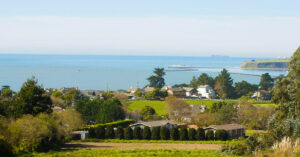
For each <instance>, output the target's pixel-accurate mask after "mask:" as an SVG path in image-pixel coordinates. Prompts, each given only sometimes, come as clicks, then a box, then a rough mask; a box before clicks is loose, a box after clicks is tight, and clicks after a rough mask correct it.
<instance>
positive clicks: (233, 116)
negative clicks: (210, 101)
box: [217, 103, 238, 124]
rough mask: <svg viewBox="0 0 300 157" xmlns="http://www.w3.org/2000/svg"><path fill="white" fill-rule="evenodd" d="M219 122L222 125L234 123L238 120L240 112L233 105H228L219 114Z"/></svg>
mask: <svg viewBox="0 0 300 157" xmlns="http://www.w3.org/2000/svg"><path fill="white" fill-rule="evenodd" d="M217 116H218V118H219V121H220V122H222V123H225V124H226V123H227V124H228V123H232V122H235V121H236V120H237V117H238V111H237V108H236V107H235V106H234V105H233V104H232V103H227V104H226V105H224V106H222V108H221V109H220V110H219V111H218V112H217Z"/></svg>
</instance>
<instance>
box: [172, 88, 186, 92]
mask: <svg viewBox="0 0 300 157" xmlns="http://www.w3.org/2000/svg"><path fill="white" fill-rule="evenodd" d="M169 90H171V91H173V92H181V91H185V90H184V89H183V88H170V89H169Z"/></svg>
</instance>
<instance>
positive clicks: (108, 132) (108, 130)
mask: <svg viewBox="0 0 300 157" xmlns="http://www.w3.org/2000/svg"><path fill="white" fill-rule="evenodd" d="M105 138H108V139H112V138H115V132H114V128H113V127H112V126H108V127H107V128H106V130H105Z"/></svg>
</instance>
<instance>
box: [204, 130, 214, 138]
mask: <svg viewBox="0 0 300 157" xmlns="http://www.w3.org/2000/svg"><path fill="white" fill-rule="evenodd" d="M205 138H206V139H207V140H214V139H215V134H214V131H212V130H208V131H207V132H206V136H205Z"/></svg>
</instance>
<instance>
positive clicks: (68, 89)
mask: <svg viewBox="0 0 300 157" xmlns="http://www.w3.org/2000/svg"><path fill="white" fill-rule="evenodd" d="M74 89H75V90H78V88H75V87H70V88H67V87H63V88H61V89H59V90H60V91H61V92H62V93H64V94H66V93H67V92H68V91H71V90H74Z"/></svg>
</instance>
